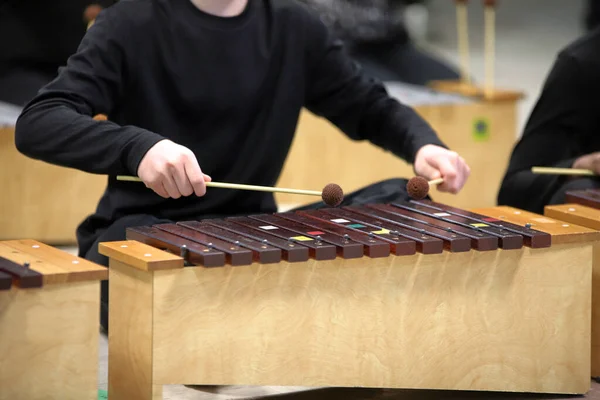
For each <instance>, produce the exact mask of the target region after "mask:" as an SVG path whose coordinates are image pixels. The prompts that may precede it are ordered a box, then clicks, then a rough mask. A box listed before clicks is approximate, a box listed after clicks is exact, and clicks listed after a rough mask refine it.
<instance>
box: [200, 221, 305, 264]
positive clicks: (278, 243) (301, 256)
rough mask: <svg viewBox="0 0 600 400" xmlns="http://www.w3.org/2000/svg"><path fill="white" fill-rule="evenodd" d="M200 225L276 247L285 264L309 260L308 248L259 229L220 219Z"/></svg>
mask: <svg viewBox="0 0 600 400" xmlns="http://www.w3.org/2000/svg"><path fill="white" fill-rule="evenodd" d="M202 223H204V224H208V225H212V226H216V227H218V228H221V229H224V230H227V231H230V232H233V233H235V234H238V235H242V236H245V237H248V238H250V239H254V240H258V241H259V242H262V243H265V244H269V245H271V246H274V247H277V248H279V249H281V251H282V258H283V259H284V260H285V261H287V262H303V261H307V260H308V259H309V258H310V250H309V248H308V247H306V246H302V245H301V244H298V243H293V242H290V241H289V240H285V239H281V238H279V237H277V236H273V235H269V234H267V233H265V232H263V231H261V230H260V229H254V228H252V227H248V226H245V225H240V224H236V223H234V222H231V221H225V220H221V219H204V220H202Z"/></svg>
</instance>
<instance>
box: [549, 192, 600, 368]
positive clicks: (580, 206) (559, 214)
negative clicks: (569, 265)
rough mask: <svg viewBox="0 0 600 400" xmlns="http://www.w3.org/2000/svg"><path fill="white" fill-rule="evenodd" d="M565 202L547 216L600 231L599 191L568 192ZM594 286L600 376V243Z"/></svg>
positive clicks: (596, 363)
mask: <svg viewBox="0 0 600 400" xmlns="http://www.w3.org/2000/svg"><path fill="white" fill-rule="evenodd" d="M565 201H566V204H560V205H549V206H546V207H545V208H544V215H546V216H548V217H551V218H554V219H556V220H560V221H564V222H565V223H568V224H577V225H580V226H584V227H587V228H590V229H593V230H596V231H600V190H576V191H571V192H567V193H566V196H565ZM593 263H594V272H593V289H592V302H593V304H592V376H594V377H600V245H599V244H596V245H595V247H594V255H593Z"/></svg>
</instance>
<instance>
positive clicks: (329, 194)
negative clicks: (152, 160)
mask: <svg viewBox="0 0 600 400" xmlns="http://www.w3.org/2000/svg"><path fill="white" fill-rule="evenodd" d="M117 180H118V181H128V182H142V180H141V179H140V178H138V177H136V176H125V175H119V176H117ZM206 186H207V187H214V188H224V189H240V190H255V191H259V192H279V193H290V194H304V195H309V196H321V198H322V199H323V201H324V202H325V204H327V205H328V206H330V207H337V206H339V205H340V204H341V203H342V201H343V200H344V191H343V190H342V188H341V187H340V186H339V185H337V184H335V183H330V184H328V185H326V186H325V187H324V188H323V190H322V191H320V192H319V191H316V190H301V189H285V188H275V187H270V186H256V185H244V184H239V183H222V182H206Z"/></svg>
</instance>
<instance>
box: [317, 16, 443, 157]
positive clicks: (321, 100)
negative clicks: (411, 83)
mask: <svg viewBox="0 0 600 400" xmlns="http://www.w3.org/2000/svg"><path fill="white" fill-rule="evenodd" d="M309 15H310V16H309V17H307V20H308V22H306V23H305V27H306V28H305V29H306V37H307V38H306V40H307V44H308V46H307V55H306V57H307V60H308V66H307V73H308V78H307V79H308V82H307V89H306V107H307V109H309V110H310V111H311V112H313V113H314V114H316V115H318V116H321V117H324V118H326V119H328V120H329V121H331V122H332V123H333V124H334V125H336V126H337V127H338V128H339V129H340V130H341V131H343V132H344V133H345V134H346V135H347V136H348V137H349V138H351V139H353V140H368V141H370V142H371V143H373V144H374V145H376V146H379V147H381V148H382V149H384V150H388V151H390V152H392V153H393V154H395V155H396V156H398V157H400V158H402V159H404V160H405V161H407V162H408V163H413V162H414V157H415V154H416V153H417V151H418V150H419V149H420V148H421V147H423V146H424V145H427V144H435V145H439V146H443V147H446V146H445V145H444V143H443V142H442V141H441V140H440V138H439V137H438V136H437V134H436V132H435V131H434V130H433V129H432V127H431V126H430V125H429V124H428V123H427V122H426V121H425V120H424V119H423V118H421V117H420V116H419V115H418V114H417V113H416V112H415V111H414V110H413V109H412V108H411V107H409V106H408V105H405V104H401V103H400V102H399V101H398V100H396V99H394V98H392V97H391V96H389V95H388V93H387V90H386V89H385V87H384V85H383V84H382V83H381V82H379V81H377V80H375V79H372V78H370V77H368V76H366V75H365V74H364V73H363V72H362V70H361V68H360V67H359V66H358V64H357V63H356V62H354V61H353V60H352V59H351V58H350V56H348V55H347V53H346V52H345V49H344V47H343V44H342V43H341V41H339V40H337V39H336V38H335V37H334V36H333V35H332V34H331V33H330V32H329V31H328V29H327V28H326V27H325V25H324V24H323V23H321V21H320V20H319V18H318V17H316V16H313V15H312V14H309Z"/></svg>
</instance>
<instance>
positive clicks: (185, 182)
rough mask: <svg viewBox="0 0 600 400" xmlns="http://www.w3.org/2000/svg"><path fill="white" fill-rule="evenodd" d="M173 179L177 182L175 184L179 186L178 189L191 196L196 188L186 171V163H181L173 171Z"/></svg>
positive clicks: (182, 193)
mask: <svg viewBox="0 0 600 400" xmlns="http://www.w3.org/2000/svg"><path fill="white" fill-rule="evenodd" d="M171 174H172V176H173V181H174V182H175V186H177V190H178V191H179V193H181V195H183V196H189V195H191V194H192V193H194V188H193V187H192V184H191V182H190V180H189V179H188V176H187V174H186V171H185V164H183V165H182V164H179V165H178V166H177V167H176V168H174V169H173V171H172V173H171Z"/></svg>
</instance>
